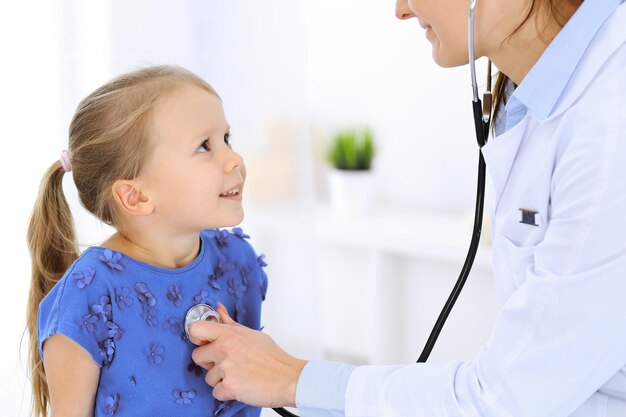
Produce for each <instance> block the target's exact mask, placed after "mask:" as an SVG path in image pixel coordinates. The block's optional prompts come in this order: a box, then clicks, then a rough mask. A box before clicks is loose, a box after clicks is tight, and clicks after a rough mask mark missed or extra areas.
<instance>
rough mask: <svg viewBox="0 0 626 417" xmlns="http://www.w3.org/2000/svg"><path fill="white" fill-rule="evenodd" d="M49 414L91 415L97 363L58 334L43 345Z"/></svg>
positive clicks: (68, 416) (96, 378)
mask: <svg viewBox="0 0 626 417" xmlns="http://www.w3.org/2000/svg"><path fill="white" fill-rule="evenodd" d="M43 353H44V358H45V361H44V368H45V371H46V381H47V384H48V390H49V392H50V408H51V410H52V413H51V417H92V416H93V415H94V404H95V400H96V389H97V387H98V380H99V378H100V367H99V366H98V365H97V364H96V363H95V362H94V360H93V359H92V357H91V355H90V354H89V353H88V352H87V351H86V350H85V349H83V348H82V347H81V346H80V345H79V344H78V343H76V342H74V341H73V340H71V339H70V338H68V337H66V336H63V335H61V334H55V335H53V336H51V337H50V338H49V339H48V340H46V342H45V343H44V345H43Z"/></svg>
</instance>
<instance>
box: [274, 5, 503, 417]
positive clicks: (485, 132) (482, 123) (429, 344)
mask: <svg viewBox="0 0 626 417" xmlns="http://www.w3.org/2000/svg"><path fill="white" fill-rule="evenodd" d="M475 8H476V0H472V1H471V3H470V9H469V16H468V49H469V64H470V73H471V78H472V110H473V115H474V129H475V130H476V141H477V142H478V146H479V148H481V150H479V152H478V178H477V181H476V182H477V186H476V206H475V210H474V225H473V228H472V238H471V241H470V246H469V249H468V251H467V256H466V257H465V262H464V263H463V268H462V269H461V273H460V274H459V277H458V279H457V281H456V283H455V285H454V288H453V289H452V291H451V293H450V295H449V296H448V299H447V300H446V303H445V304H444V306H443V308H442V309H441V312H440V313H439V317H437V321H436V322H435V325H434V326H433V329H432V331H431V332H430V335H429V337H428V339H427V341H426V344H425V345H424V348H423V349H422V353H421V354H420V356H419V358H418V359H417V363H423V362H426V361H427V360H428V357H429V356H430V354H431V352H432V350H433V348H434V347H435V343H436V342H437V338H438V337H439V334H440V333H441V330H442V329H443V326H444V324H445V322H446V320H447V319H448V316H449V315H450V312H451V311H452V308H453V307H454V304H455V303H456V301H457V300H458V298H459V295H460V294H461V291H462V290H463V286H464V285H465V282H466V281H467V278H468V276H469V273H470V271H471V270H472V265H473V264H474V260H475V259H476V253H477V252H478V244H479V243H480V235H481V232H482V223H483V211H484V205H485V175H486V166H485V159H484V157H483V154H482V147H483V146H484V145H485V144H486V143H487V139H488V137H489V128H490V122H491V114H490V107H491V102H490V100H489V101H488V102H487V98H485V100H486V104H487V105H488V106H489V110H488V111H487V112H485V111H483V104H482V102H481V101H480V98H478V84H477V82H476V66H475V56H474V10H475ZM487 77H488V84H489V85H491V68H489V72H488V76H487ZM487 89H488V90H490V87H488V88H487ZM488 95H489V96H490V92H488ZM273 410H274V411H276V412H277V413H278V414H279V415H281V416H282V417H299V416H298V415H297V414H294V413H292V412H290V411H288V410H286V409H284V408H273Z"/></svg>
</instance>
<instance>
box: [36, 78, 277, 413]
mask: <svg viewBox="0 0 626 417" xmlns="http://www.w3.org/2000/svg"><path fill="white" fill-rule="evenodd" d="M229 136H230V133H229V125H228V123H227V121H226V117H225V115H224V110H223V108H222V103H221V100H220V98H219V96H218V95H217V93H216V92H215V91H214V90H213V89H212V88H211V87H210V86H209V85H208V84H207V83H206V82H204V81H203V80H201V79H200V78H199V77H197V76H195V75H193V74H191V73H190V72H188V71H186V70H183V69H181V68H176V67H168V66H160V67H150V68H145V69H142V70H139V71H136V72H132V73H129V74H125V75H122V76H120V77H118V78H116V79H114V80H112V81H111V82H109V83H107V84H106V85H104V86H102V87H100V88H99V89H97V90H96V91H94V92H93V93H92V94H90V95H89V96H88V97H87V98H86V99H85V100H83V101H82V102H81V103H80V105H79V106H78V109H77V111H76V114H75V116H74V118H73V120H72V123H71V125H70V132H69V151H64V152H63V153H62V156H61V160H60V161H57V162H55V163H54V164H53V165H52V166H51V167H50V168H49V169H48V172H47V173H46V174H45V176H44V179H43V181H42V184H41V189H40V193H39V197H38V199H37V202H36V204H35V208H34V210H33V214H32V217H31V221H30V225H29V229H28V242H29V249H30V251H31V257H32V265H33V268H32V287H31V292H30V299H29V310H28V329H29V332H30V337H31V366H32V371H33V372H32V374H33V393H34V405H35V411H36V413H37V415H43V416H46V415H47V414H48V408H49V409H50V411H51V414H52V415H54V416H69V415H72V416H74V415H76V416H77V415H80V416H88V415H89V416H104V415H118V416H213V415H220V416H224V417H225V416H229V415H234V414H237V415H239V416H258V415H259V409H258V408H253V407H248V406H245V405H244V404H242V403H238V402H235V401H224V402H222V401H217V400H215V399H214V398H213V397H212V395H211V393H212V390H211V389H210V388H209V387H208V386H207V385H206V383H205V382H204V372H203V370H202V369H201V368H199V367H197V366H196V365H195V364H194V363H193V362H192V360H191V351H192V349H193V345H192V344H191V343H190V342H189V340H188V339H187V337H186V334H185V330H184V317H185V314H186V312H187V310H188V309H189V308H190V307H192V306H194V305H196V304H199V303H204V304H209V305H211V306H212V307H214V308H218V306H217V305H216V302H217V301H220V302H221V304H223V305H224V307H225V308H226V309H227V310H228V311H229V312H230V314H231V315H234V316H236V317H237V319H238V320H239V321H240V322H241V323H243V324H245V325H246V326H249V327H251V328H253V329H259V327H260V326H259V324H260V310H261V309H260V306H261V301H262V300H263V299H264V297H265V290H266V288H267V278H266V275H265V273H264V272H263V270H262V267H263V266H265V263H264V262H263V257H262V256H260V257H258V258H257V256H256V255H255V252H254V250H253V249H252V247H251V246H250V245H249V244H248V242H247V241H246V239H247V238H249V236H248V235H246V234H244V233H243V232H242V231H241V229H239V228H234V229H232V232H227V231H225V230H211V229H217V228H220V227H228V226H235V225H237V224H239V223H240V222H241V221H242V219H243V209H242V204H241V203H242V192H243V186H244V181H245V178H246V168H245V165H244V163H243V160H242V158H241V156H240V155H238V154H237V153H236V152H234V151H233V149H232V147H231V144H230V139H229ZM70 171H71V173H72V175H73V178H74V182H75V184H76V188H77V189H78V193H79V197H80V200H81V202H82V204H83V206H84V207H85V208H86V209H87V210H89V211H90V212H91V213H92V214H94V215H95V216H96V217H97V218H99V219H100V220H102V221H103V222H105V223H107V224H109V225H112V226H114V227H115V228H116V230H117V232H116V233H115V234H114V235H113V236H111V238H110V239H108V240H107V241H106V242H105V243H104V244H102V245H101V246H96V247H90V248H88V249H87V250H86V251H85V252H83V253H82V254H81V255H79V253H78V248H77V242H76V238H75V233H74V228H73V224H72V215H71V213H70V211H69V207H68V205H67V202H66V200H65V197H64V195H63V191H62V179H63V176H64V174H66V173H68V172H70Z"/></svg>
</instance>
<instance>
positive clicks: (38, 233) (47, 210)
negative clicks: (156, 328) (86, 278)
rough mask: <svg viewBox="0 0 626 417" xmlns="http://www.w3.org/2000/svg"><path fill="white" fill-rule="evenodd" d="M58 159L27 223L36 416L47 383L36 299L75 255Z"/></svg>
mask: <svg viewBox="0 0 626 417" xmlns="http://www.w3.org/2000/svg"><path fill="white" fill-rule="evenodd" d="M64 174H65V169H64V168H63V166H62V165H61V162H59V161H57V162H55V163H54V164H53V165H52V166H51V167H50V168H49V169H48V171H47V172H46V174H45V175H44V177H43V180H42V181H41V185H40V187H39V195H38V196H37V201H36V202H35V207H34V208H33V212H32V214H31V217H30V222H29V225H28V234H27V236H28V249H29V251H30V257H31V264H32V272H31V286H30V294H29V297H28V307H27V315H26V323H27V327H28V333H29V336H30V355H29V356H30V369H31V372H32V375H31V377H32V388H33V405H34V411H35V415H36V416H39V415H41V416H46V415H47V408H48V400H49V394H48V387H47V385H46V377H45V373H44V369H43V363H42V360H41V357H40V355H39V348H38V342H37V311H38V309H39V303H40V302H41V300H42V299H43V298H44V297H45V296H46V294H47V293H48V292H49V291H50V289H51V288H52V287H53V286H54V284H56V283H57V282H58V281H59V279H60V278H61V277H62V276H63V274H64V273H65V271H66V270H67V269H68V268H69V266H70V265H71V264H72V263H73V262H74V261H75V260H76V259H77V258H78V244H77V242H76V235H75V232H74V222H73V220H72V213H71V212H70V208H69V205H68V204H67V200H66V199H65V196H64V194H63V175H64Z"/></svg>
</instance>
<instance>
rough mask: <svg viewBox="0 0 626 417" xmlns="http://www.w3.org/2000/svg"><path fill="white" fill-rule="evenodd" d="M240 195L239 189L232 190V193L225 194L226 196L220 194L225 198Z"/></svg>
mask: <svg viewBox="0 0 626 417" xmlns="http://www.w3.org/2000/svg"><path fill="white" fill-rule="evenodd" d="M238 193H239V188H235V189H233V190H230V191H228V192H225V193H224V194H220V195H222V196H224V197H230V196H233V195H237V194H238Z"/></svg>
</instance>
